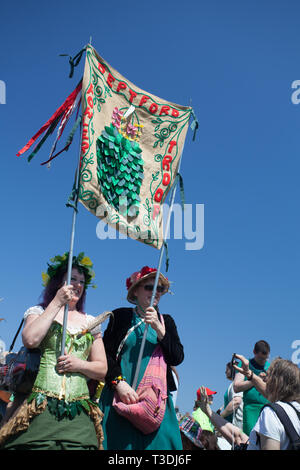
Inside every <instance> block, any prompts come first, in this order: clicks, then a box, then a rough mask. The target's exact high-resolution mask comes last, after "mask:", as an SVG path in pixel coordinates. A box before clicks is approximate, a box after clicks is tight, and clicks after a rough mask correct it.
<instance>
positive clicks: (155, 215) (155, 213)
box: [152, 204, 160, 220]
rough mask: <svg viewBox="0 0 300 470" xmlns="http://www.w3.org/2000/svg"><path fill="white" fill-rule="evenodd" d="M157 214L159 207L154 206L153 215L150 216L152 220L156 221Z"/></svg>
mask: <svg viewBox="0 0 300 470" xmlns="http://www.w3.org/2000/svg"><path fill="white" fill-rule="evenodd" d="M159 212H160V206H159V205H158V204H154V206H153V215H152V218H153V220H155V219H156V217H157V216H158V214H159Z"/></svg>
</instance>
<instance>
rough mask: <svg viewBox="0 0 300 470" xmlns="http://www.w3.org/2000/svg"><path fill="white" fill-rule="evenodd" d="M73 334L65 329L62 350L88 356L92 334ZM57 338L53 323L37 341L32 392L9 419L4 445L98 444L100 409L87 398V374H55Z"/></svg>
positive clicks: (59, 328) (30, 447) (35, 447)
mask: <svg viewBox="0 0 300 470" xmlns="http://www.w3.org/2000/svg"><path fill="white" fill-rule="evenodd" d="M77 334H78V333H76V334H73V335H71V334H69V333H68V332H67V335H66V348H67V351H68V353H70V354H72V355H74V356H77V357H78V358H80V359H83V360H87V358H88V356H89V353H90V350H91V346H92V343H93V337H92V335H91V334H90V333H87V334H85V335H83V336H81V338H77ZM61 339H62V326H61V325H60V324H59V323H56V322H54V323H52V325H51V327H50V329H49V331H48V333H47V335H46V336H45V338H44V339H43V341H42V342H41V344H40V349H41V362H40V368H39V372H38V375H37V377H36V380H35V382H34V385H33V388H32V393H31V394H30V396H29V397H28V399H27V401H26V402H25V403H24V404H23V405H22V407H21V409H20V410H19V411H18V415H17V418H16V420H15V421H16V422H15V423H14V422H13V426H12V424H11V422H10V421H9V422H8V424H9V426H10V428H11V427H12V429H10V431H9V432H8V434H7V436H6V439H5V442H4V448H5V449H11V450H41V449H42V450H59V449H63V450H65V449H70V450H72V449H78V450H80V449H86V450H97V449H98V448H101V441H102V428H101V418H102V414H101V412H100V411H99V408H98V406H97V404H96V403H94V402H92V401H91V400H90V396H89V389H88V386H87V379H86V377H84V376H83V375H81V374H79V373H67V374H58V372H57V371H56V364H57V358H58V357H59V356H60V347H61ZM23 415H24V417H27V422H25V427H24V425H22V426H21V427H20V422H21V421H22V419H23V418H22V419H21V416H23ZM12 419H13V418H12ZM25 421H26V420H25ZM3 429H4V431H3ZM3 432H4V434H5V433H6V432H7V430H6V427H5V426H4V427H3V428H2V429H1V434H3ZM2 437H3V435H2Z"/></svg>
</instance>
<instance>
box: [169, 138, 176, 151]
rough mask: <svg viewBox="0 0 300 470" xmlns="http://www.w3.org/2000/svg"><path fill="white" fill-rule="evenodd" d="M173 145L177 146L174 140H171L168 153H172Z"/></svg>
mask: <svg viewBox="0 0 300 470" xmlns="http://www.w3.org/2000/svg"><path fill="white" fill-rule="evenodd" d="M174 145H177V142H176V140H171V142H170V147H169V150H168V152H169V153H171V152H172V150H173V147H174Z"/></svg>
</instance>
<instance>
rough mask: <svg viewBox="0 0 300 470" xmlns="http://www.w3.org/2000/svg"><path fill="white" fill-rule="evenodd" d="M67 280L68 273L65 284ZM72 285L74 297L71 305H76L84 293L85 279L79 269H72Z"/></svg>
mask: <svg viewBox="0 0 300 470" xmlns="http://www.w3.org/2000/svg"><path fill="white" fill-rule="evenodd" d="M66 280H67V273H66V274H65V276H64V282H65V281H66ZM71 284H72V286H73V297H72V300H71V302H69V303H70V304H74V305H76V304H77V302H78V301H79V299H80V298H81V296H82V294H83V292H84V284H85V277H84V274H82V273H80V272H79V271H78V269H76V268H72V272H71Z"/></svg>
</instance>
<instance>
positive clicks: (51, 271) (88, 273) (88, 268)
mask: <svg viewBox="0 0 300 470" xmlns="http://www.w3.org/2000/svg"><path fill="white" fill-rule="evenodd" d="M68 259H69V252H66V253H64V254H63V255H62V256H60V255H57V256H55V257H54V258H51V259H50V262H51V263H52V264H50V263H47V264H48V269H47V272H42V279H43V286H45V287H46V286H47V284H48V283H49V281H50V279H52V278H53V277H54V276H56V274H57V273H58V271H60V270H61V268H62V267H65V268H66V269H67V266H68ZM72 266H73V267H78V268H79V269H80V271H82V272H83V274H84V277H85V283H84V287H85V289H86V288H87V287H88V286H89V285H91V286H92V287H93V288H94V289H95V288H96V287H97V286H96V285H95V284H91V282H92V280H93V279H94V277H95V272H94V271H93V269H92V267H93V263H92V261H91V260H90V258H89V257H88V256H85V255H84V253H83V252H82V253H79V255H78V256H73V262H72Z"/></svg>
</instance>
